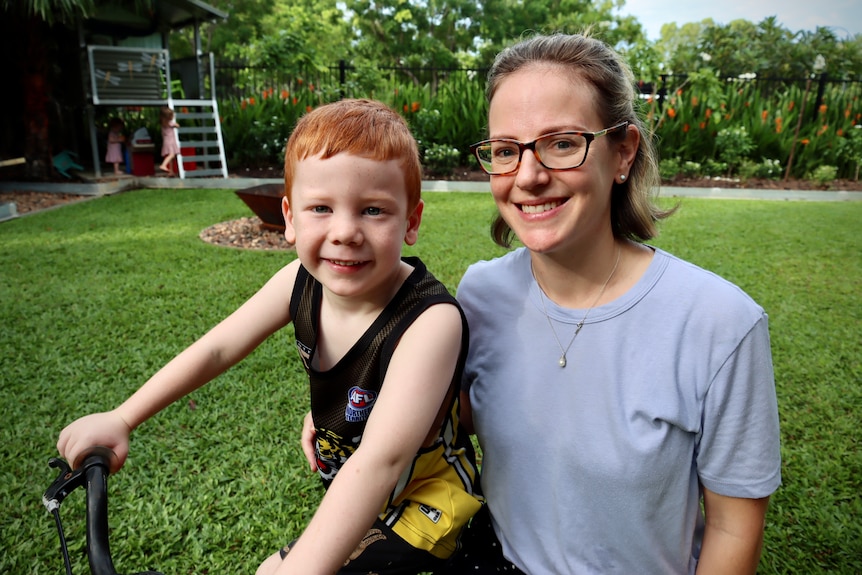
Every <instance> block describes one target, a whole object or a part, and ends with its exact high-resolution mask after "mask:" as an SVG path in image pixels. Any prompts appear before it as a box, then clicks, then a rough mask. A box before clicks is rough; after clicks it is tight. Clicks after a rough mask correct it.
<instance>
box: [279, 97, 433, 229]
mask: <svg viewBox="0 0 862 575" xmlns="http://www.w3.org/2000/svg"><path fill="white" fill-rule="evenodd" d="M342 152H346V153H348V154H354V155H357V156H361V157H363V158H369V159H372V160H377V161H381V162H383V161H388V160H398V161H399V163H400V166H401V169H402V171H403V172H404V185H405V188H406V189H407V204H408V205H407V208H408V213H410V212H412V211H413V208H415V207H416V205H417V204H418V203H419V200H420V198H421V190H422V167H421V164H420V162H419V148H418V146H417V144H416V140H415V139H414V138H413V135H412V134H411V132H410V128H409V127H408V126H407V122H405V121H404V119H403V118H402V117H401V116H400V115H398V113H397V112H395V111H394V110H392V109H390V108H388V107H387V106H386V105H385V104H382V103H380V102H377V101H374V100H366V99H347V100H340V101H338V102H334V103H332V104H326V105H325V106H321V107H319V108H316V109H314V110H312V111H311V112H309V113H308V114H306V115H304V116H303V117H302V118H301V119H300V120H299V122H297V124H296V128H295V129H294V130H293V133H292V134H291V135H290V139H289V140H288V141H287V149H286V150H285V153H284V193H285V196H287V199H288V201H290V198H291V192H292V190H293V180H294V177H295V173H296V164H297V163H298V162H299V161H300V160H303V159H305V158H308V157H310V156H314V155H317V154H320V155H321V156H322V157H323V158H324V159H326V158H331V157H332V156H334V155H336V154H340V153H342ZM338 177H350V175H349V174H342V175H340V176H338Z"/></svg>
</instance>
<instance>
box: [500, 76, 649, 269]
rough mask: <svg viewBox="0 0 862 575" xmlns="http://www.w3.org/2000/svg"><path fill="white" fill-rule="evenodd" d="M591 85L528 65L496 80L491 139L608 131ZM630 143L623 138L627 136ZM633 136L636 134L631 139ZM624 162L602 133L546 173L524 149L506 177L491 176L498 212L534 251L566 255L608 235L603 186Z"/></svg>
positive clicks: (608, 213) (606, 197) (609, 183)
mask: <svg viewBox="0 0 862 575" xmlns="http://www.w3.org/2000/svg"><path fill="white" fill-rule="evenodd" d="M599 105H600V102H598V101H597V95H596V92H595V90H594V88H593V86H592V85H591V84H589V83H587V82H586V81H584V80H582V79H581V78H579V77H578V76H575V75H573V74H571V73H567V72H565V71H563V70H562V69H561V68H559V67H555V66H551V65H543V64H536V65H531V66H528V67H526V68H522V69H521V70H519V71H518V72H515V73H514V74H512V75H510V76H508V77H506V78H505V79H503V80H502V81H501V82H500V84H499V85H498V86H497V90H496V92H495V94H494V96H493V99H492V100H491V103H490V108H489V114H488V127H489V132H490V136H489V137H491V138H511V139H515V140H519V141H521V142H532V141H533V140H535V139H536V138H538V137H540V136H543V135H545V134H549V133H551V132H561V131H567V130H575V131H586V132H596V131H600V130H603V129H605V128H608V127H610V126H605V125H604V124H603V122H602V120H601V119H600V117H599V114H598V106H599ZM629 139H631V135H630V138H629ZM635 139H636V136H635ZM629 163H630V162H629V160H628V159H626V157H625V154H623V153H621V151H620V145H619V144H615V143H614V141H613V140H612V139H611V138H609V137H608V136H603V137H600V138H597V139H596V140H594V141H593V142H592V143H591V144H590V147H589V152H588V154H587V158H586V161H585V162H584V163H583V165H581V167H579V168H577V169H574V170H568V171H552V170H549V169H547V168H545V167H544V166H542V165H541V164H540V163H539V162H538V160H536V156H535V155H534V154H533V153H532V152H531V151H529V150H525V151H524V152H523V155H522V157H521V165H520V168H519V169H518V172H517V173H516V174H514V175H505V176H491V192H492V193H493V195H494V200H495V201H496V203H497V208H498V209H499V211H500V214H501V215H502V216H503V218H504V219H505V220H506V222H507V223H508V224H509V227H511V228H512V230H513V231H514V232H515V234H516V235H517V236H518V239H519V240H520V241H521V243H523V244H524V245H525V246H526V247H528V248H529V249H530V250H532V251H534V252H537V253H542V254H571V253H574V252H573V250H574V249H577V246H579V245H584V242H592V241H595V240H597V239H598V238H599V237H600V236H601V235H602V234H612V232H611V219H610V216H611V207H610V197H611V187H612V185H613V183H614V179H615V178H618V177H619V175H620V174H628V167H629Z"/></svg>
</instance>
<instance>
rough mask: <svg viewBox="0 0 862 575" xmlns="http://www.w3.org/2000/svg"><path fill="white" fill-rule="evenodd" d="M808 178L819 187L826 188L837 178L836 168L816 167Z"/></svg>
mask: <svg viewBox="0 0 862 575" xmlns="http://www.w3.org/2000/svg"><path fill="white" fill-rule="evenodd" d="M808 177H809V179H811V180H814V181H815V182H817V183H818V184H819V185H821V186H827V185H829V184H831V183H832V182H833V181H835V179H836V178H837V177H838V168H836V167H835V166H818V167H816V168H814V171H813V172H811V174H810V175H809V176H808Z"/></svg>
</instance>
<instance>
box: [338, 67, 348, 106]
mask: <svg viewBox="0 0 862 575" xmlns="http://www.w3.org/2000/svg"><path fill="white" fill-rule="evenodd" d="M346 83H347V62H345V61H344V60H339V61H338V96H339V97H340V98H341V99H344V84H346Z"/></svg>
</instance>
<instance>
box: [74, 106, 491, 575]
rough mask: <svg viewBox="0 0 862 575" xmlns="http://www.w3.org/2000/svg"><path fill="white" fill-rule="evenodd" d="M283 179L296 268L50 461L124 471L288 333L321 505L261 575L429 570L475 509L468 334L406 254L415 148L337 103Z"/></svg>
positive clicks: (418, 214) (312, 120) (310, 122)
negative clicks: (166, 414)
mask: <svg viewBox="0 0 862 575" xmlns="http://www.w3.org/2000/svg"><path fill="white" fill-rule="evenodd" d="M284 174H285V176H284V179H285V197H284V199H283V200H282V212H283V214H284V220H285V233H284V235H285V238H286V239H287V240H288V242H290V243H291V244H293V245H295V247H296V254H297V258H298V259H295V260H294V261H293V262H291V263H289V264H287V265H286V266H285V267H283V268H282V269H281V270H280V271H278V272H276V274H275V275H274V276H273V277H272V279H270V280H269V282H268V283H266V285H264V286H263V287H262V288H261V289H260V290H259V291H258V292H257V293H256V294H255V295H253V296H252V297H251V298H250V299H249V300H248V301H247V302H246V303H245V304H244V305H242V306H241V307H240V308H239V309H238V310H237V311H235V312H234V313H233V314H232V315H230V316H229V317H228V318H227V319H225V320H223V321H222V322H221V323H219V324H218V325H217V326H216V327H214V328H213V329H212V330H211V331H210V332H209V333H207V334H206V335H204V336H203V337H202V338H201V339H199V340H198V341H197V342H196V343H194V344H192V345H191V347H189V348H188V349H186V350H185V351H183V352H182V353H181V354H180V355H178V356H177V357H176V358H174V359H173V360H172V361H171V362H170V363H168V364H167V365H166V366H165V367H163V368H162V369H161V370H160V371H159V372H158V373H156V374H155V375H154V376H153V377H152V378H150V380H149V381H147V382H146V383H145V384H144V385H143V387H141V389H139V390H138V391H137V392H136V393H135V394H133V395H132V396H131V398H129V399H127V400H126V401H125V402H124V403H123V404H122V405H120V406H119V407H117V408H116V409H114V410H113V411H110V412H106V413H97V414H92V415H88V416H86V417H83V418H81V419H79V420H77V421H75V422H73V423H72V424H71V425H69V426H68V427H67V428H66V429H64V430H63V431H62V433H61V434H60V438H59V441H58V443H57V449H58V450H59V451H60V454H61V455H63V456H64V457H65V458H66V459H68V460H69V461H70V462H72V464H73V466H77V464H78V463H79V462H80V461H81V459H82V454H84V453H85V452H86V451H87V449H88V448H90V447H92V446H96V445H103V446H106V447H109V448H111V449H112V450H114V452H115V453H116V454H117V455H118V461H117V462H116V465H115V467H117V468H119V467H120V466H122V464H123V462H124V461H125V459H126V456H127V454H128V452H129V435H130V434H131V431H132V430H133V429H135V428H137V427H138V426H139V425H141V424H142V423H143V422H144V421H146V420H147V419H148V418H149V417H151V416H153V415H155V414H156V413H157V412H159V411H160V410H162V409H164V408H165V407H166V406H168V405H169V404H170V403H172V402H174V401H176V400H177V399H179V398H181V397H183V396H185V395H187V394H188V393H190V392H192V391H194V390H195V389H197V388H199V387H201V386H202V385H204V384H205V383H207V382H209V381H210V380H212V379H213V378H215V377H216V376H218V375H219V374H221V373H223V372H224V371H225V370H227V369H228V368H230V367H231V366H233V365H234V364H236V363H237V362H239V361H240V360H242V359H243V358H244V357H245V356H247V355H248V354H249V353H251V351H252V350H253V349H255V348H256V347H257V346H258V345H260V343H261V342H263V341H264V340H265V339H266V338H267V337H269V336H270V335H272V334H273V333H275V332H276V331H277V330H279V329H281V328H283V327H285V326H287V325H288V324H289V323H293V324H294V333H295V340H296V348H297V351H298V352H299V354H300V358H301V359H302V361H303V364H304V367H305V371H306V373H307V376H308V379H309V383H310V388H311V415H310V417H307V418H306V420H309V419H312V420H313V426H314V436H315V437H314V451H315V454H314V456H313V467H314V468H315V470H316V471H318V473H319V475H320V477H321V480H322V482H323V485H324V487H325V488H326V494H325V495H324V497H323V500H322V502H321V505H320V507H319V508H318V510H317V512H316V513H315V514H314V517H313V518H312V519H311V522H310V523H309V525H308V527H307V528H306V529H305V531H304V532H303V533H302V535H301V536H300V537H299V538H298V539H296V540H295V541H294V542H292V543H290V544H288V545H286V546H285V547H284V548H283V549H281V550H280V551H278V552H276V553H274V554H272V555H270V556H269V558H268V559H266V560H265V561H264V562H263V564H261V566H260V567H259V569H258V571H257V573H258V575H276V574H286V573H328V574H334V573H338V574H342V575H344V574H351V575H359V574H366V573H379V574H381V575H395V574H409V573H420V572H423V571H433V570H434V569H436V568H440V567H441V564H442V563H443V562H444V560H445V559H447V558H448V557H450V556H451V555H452V554H453V552H454V551H455V549H456V548H457V547H458V544H459V537H460V533H461V530H462V528H463V526H464V525H465V524H466V523H467V521H469V519H470V517H472V516H473V514H474V513H475V512H476V511H477V510H478V509H479V507H480V506H481V499H480V497H479V496H478V495H476V494H475V493H474V486H475V485H476V482H477V472H476V463H475V454H474V451H473V447H472V444H471V443H470V440H469V437H468V436H467V435H466V433H464V430H463V427H462V426H461V424H460V422H459V413H460V401H459V390H460V379H461V369H462V366H463V363H464V360H465V359H466V355H467V341H468V331H467V324H466V322H465V319H464V315H463V313H461V309H460V307H459V305H458V303H457V301H456V300H455V298H454V297H453V296H452V295H451V294H450V293H449V291H448V290H447V288H446V287H445V286H444V285H443V284H441V283H440V282H439V281H438V280H437V279H435V278H434V276H433V275H431V274H430V273H429V272H428V271H427V270H426V268H425V265H424V264H423V263H422V261H421V260H420V259H419V258H416V257H402V255H401V249H402V244H403V243H406V244H408V245H413V244H414V243H415V242H416V240H417V237H418V232H419V223H420V221H421V219H422V210H423V207H424V203H423V202H422V199H421V197H420V189H421V167H420V163H419V152H418V147H417V144H416V141H415V140H414V139H413V136H412V135H411V133H410V130H409V128H408V127H407V124H406V122H405V121H404V120H403V119H402V118H401V117H400V116H399V115H398V114H397V113H395V112H394V111H392V110H390V109H389V108H387V107H386V106H385V105H383V104H381V103H379V102H373V101H370V100H341V101H339V102H335V103H333V104H328V105H326V106H321V107H319V108H317V109H316V110H314V111H312V112H310V113H308V114H306V115H305V116H303V118H302V119H301V120H300V121H299V123H298V124H297V126H296V129H295V130H294V131H293V134H292V135H291V136H290V140H289V141H288V145H287V151H286V153H285V167H284ZM275 401H276V402H277V401H278V400H275ZM276 407H277V406H274V407H273V410H274V411H273V415H274V416H277V415H276V413H275V410H276ZM277 479H278V478H273V480H277ZM290 539H291V537H289V535H288V533H286V532H285V534H284V540H283V541H284V542H288V541H290Z"/></svg>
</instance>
